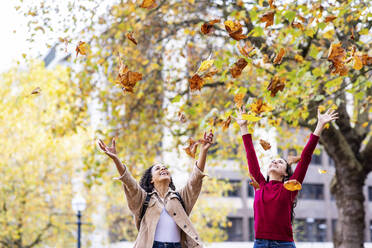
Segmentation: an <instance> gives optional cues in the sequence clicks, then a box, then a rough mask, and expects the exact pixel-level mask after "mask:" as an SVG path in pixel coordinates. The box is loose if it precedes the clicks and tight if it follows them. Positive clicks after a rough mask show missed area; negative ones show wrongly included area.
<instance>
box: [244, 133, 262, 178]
mask: <svg viewBox="0 0 372 248" xmlns="http://www.w3.org/2000/svg"><path fill="white" fill-rule="evenodd" d="M243 143H244V148H245V152H246V154H247V161H248V169H249V173H250V174H251V176H253V178H254V179H255V180H256V181H257V183H258V184H261V183H264V182H265V178H264V177H263V175H262V173H261V170H260V166H259V164H258V160H257V156H256V152H255V150H254V146H253V143H252V135H251V134H245V135H243Z"/></svg>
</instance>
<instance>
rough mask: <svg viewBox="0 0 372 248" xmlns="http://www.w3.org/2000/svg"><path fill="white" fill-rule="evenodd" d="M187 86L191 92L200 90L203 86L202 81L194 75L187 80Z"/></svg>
mask: <svg viewBox="0 0 372 248" xmlns="http://www.w3.org/2000/svg"><path fill="white" fill-rule="evenodd" d="M189 84H190V89H191V90H192V91H194V90H201V88H202V87H203V85H204V81H203V79H202V78H201V77H200V76H199V75H198V74H195V75H194V76H192V78H189Z"/></svg>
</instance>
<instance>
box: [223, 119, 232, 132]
mask: <svg viewBox="0 0 372 248" xmlns="http://www.w3.org/2000/svg"><path fill="white" fill-rule="evenodd" d="M230 123H231V116H230V115H229V117H227V120H226V121H224V122H223V126H222V130H223V131H225V130H226V129H228V128H229V126H230Z"/></svg>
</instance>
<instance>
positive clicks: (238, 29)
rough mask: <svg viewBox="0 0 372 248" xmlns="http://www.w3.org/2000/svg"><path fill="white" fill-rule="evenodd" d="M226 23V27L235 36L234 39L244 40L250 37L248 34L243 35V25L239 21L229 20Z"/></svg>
mask: <svg viewBox="0 0 372 248" xmlns="http://www.w3.org/2000/svg"><path fill="white" fill-rule="evenodd" d="M224 24H225V29H226V31H227V32H228V33H229V35H230V37H231V38H233V39H234V40H237V41H239V40H242V39H246V38H248V36H246V35H243V34H242V33H243V26H242V24H240V22H239V21H235V22H233V21H231V20H227V21H225V22H224Z"/></svg>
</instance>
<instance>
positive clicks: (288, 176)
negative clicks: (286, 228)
mask: <svg viewBox="0 0 372 248" xmlns="http://www.w3.org/2000/svg"><path fill="white" fill-rule="evenodd" d="M283 160H284V161H285V163H286V169H285V172H286V173H287V176H284V177H283V180H282V182H283V183H284V182H285V181H288V180H289V178H290V177H291V176H292V175H293V170H292V167H291V165H290V164H289V163H288V161H287V160H285V159H284V158H283ZM269 181H270V177H269V175H268V176H267V177H266V182H269ZM296 206H297V196H296V197H295V199H294V201H293V204H292V209H291V224H292V225H293V220H294V218H295V212H294V208H295V207H296Z"/></svg>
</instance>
